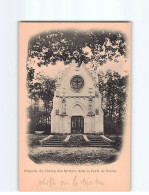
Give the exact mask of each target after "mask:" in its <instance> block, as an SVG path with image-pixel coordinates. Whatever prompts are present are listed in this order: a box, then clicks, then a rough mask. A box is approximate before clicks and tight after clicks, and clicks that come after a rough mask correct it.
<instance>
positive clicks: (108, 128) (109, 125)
mask: <svg viewBox="0 0 149 195" xmlns="http://www.w3.org/2000/svg"><path fill="white" fill-rule="evenodd" d="M104 133H105V134H107V135H109V134H115V135H118V134H120V135H121V134H122V133H123V124H122V123H114V122H113V121H110V120H106V119H105V120H104Z"/></svg>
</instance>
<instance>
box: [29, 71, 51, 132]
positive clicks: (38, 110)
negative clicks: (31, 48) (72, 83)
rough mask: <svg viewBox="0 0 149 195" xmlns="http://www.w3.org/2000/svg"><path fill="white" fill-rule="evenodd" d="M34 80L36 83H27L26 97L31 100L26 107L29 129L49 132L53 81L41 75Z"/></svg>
mask: <svg viewBox="0 0 149 195" xmlns="http://www.w3.org/2000/svg"><path fill="white" fill-rule="evenodd" d="M36 79H37V82H34V83H33V82H28V96H29V99H30V100H31V103H30V105H29V107H28V118H29V119H30V120H31V122H30V126H29V127H30V128H29V129H31V130H34V131H35V130H41V129H44V130H45V131H48V130H49V132H50V126H51V111H52V108H53V96H54V91H55V80H54V79H51V78H47V77H45V76H43V75H41V74H39V75H38V78H36Z"/></svg>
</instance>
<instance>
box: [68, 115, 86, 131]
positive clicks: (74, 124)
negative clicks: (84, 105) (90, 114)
mask: <svg viewBox="0 0 149 195" xmlns="http://www.w3.org/2000/svg"><path fill="white" fill-rule="evenodd" d="M71 133H72V134H82V133H84V118H83V116H72V117H71Z"/></svg>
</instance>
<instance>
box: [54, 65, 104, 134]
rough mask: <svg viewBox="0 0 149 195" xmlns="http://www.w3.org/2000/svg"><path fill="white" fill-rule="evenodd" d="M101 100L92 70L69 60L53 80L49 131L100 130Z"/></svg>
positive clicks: (81, 132)
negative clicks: (53, 90)
mask: <svg viewBox="0 0 149 195" xmlns="http://www.w3.org/2000/svg"><path fill="white" fill-rule="evenodd" d="M101 101H102V97H101V93H100V92H99V86H98V79H97V76H96V74H95V72H93V71H90V70H89V69H88V68H87V67H86V65H85V64H84V63H82V64H81V66H78V64H77V63H76V62H75V61H73V62H72V63H71V64H70V65H69V67H68V68H67V69H66V70H65V71H64V72H63V73H62V74H61V76H59V77H58V79H57V82H56V91H55V94H54V98H53V110H52V112H51V133H55V134H56V133H59V134H60V133H62V134H65V133H66V134H92V133H96V134H104V125H103V123H104V122H103V110H102V102H101Z"/></svg>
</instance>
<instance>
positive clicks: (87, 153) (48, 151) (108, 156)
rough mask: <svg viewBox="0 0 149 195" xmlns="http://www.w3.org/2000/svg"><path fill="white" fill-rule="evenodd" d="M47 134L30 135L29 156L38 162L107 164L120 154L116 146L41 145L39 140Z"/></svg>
mask: <svg viewBox="0 0 149 195" xmlns="http://www.w3.org/2000/svg"><path fill="white" fill-rule="evenodd" d="M44 137H46V136H45V135H44V136H43V135H29V137H28V146H29V154H28V155H29V158H30V159H31V160H33V161H34V162H35V163H37V164H41V163H59V164H75V165H78V164H89V165H90V164H105V163H106V164H107V163H112V162H114V161H115V160H116V159H117V157H118V154H119V151H118V150H117V149H115V148H100V147H97V148H96V147H80V148H79V147H72V148H69V147H41V146H40V145H39V144H38V140H41V139H43V138H44Z"/></svg>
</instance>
